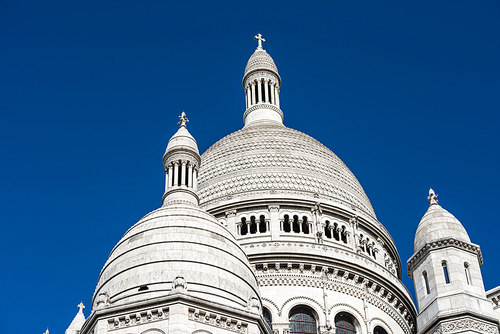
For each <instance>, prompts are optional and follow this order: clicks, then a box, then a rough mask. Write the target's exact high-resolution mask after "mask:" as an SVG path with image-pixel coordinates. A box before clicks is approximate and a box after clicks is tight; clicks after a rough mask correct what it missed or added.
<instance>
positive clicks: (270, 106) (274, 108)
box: [243, 103, 284, 120]
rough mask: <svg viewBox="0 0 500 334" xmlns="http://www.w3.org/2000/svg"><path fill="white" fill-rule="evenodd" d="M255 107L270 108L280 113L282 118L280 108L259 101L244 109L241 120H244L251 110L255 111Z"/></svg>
mask: <svg viewBox="0 0 500 334" xmlns="http://www.w3.org/2000/svg"><path fill="white" fill-rule="evenodd" d="M257 109H271V110H273V111H276V112H277V113H278V114H279V115H280V117H281V120H283V119H284V117H283V111H281V109H280V108H278V107H276V106H275V105H272V104H269V103H259V104H256V105H254V106H251V107H250V108H248V109H247V110H246V111H245V113H244V114H243V120H245V119H246V118H247V116H248V114H250V113H251V112H252V111H255V110H257Z"/></svg>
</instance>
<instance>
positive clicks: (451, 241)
mask: <svg viewBox="0 0 500 334" xmlns="http://www.w3.org/2000/svg"><path fill="white" fill-rule="evenodd" d="M446 247H455V248H458V249H461V250H464V251H466V252H469V253H473V254H476V255H477V260H478V261H479V266H482V265H483V256H482V254H481V249H480V248H479V246H478V245H474V244H471V243H468V242H464V241H461V240H457V239H455V238H442V239H438V240H434V241H431V242H427V243H426V244H425V245H423V246H422V248H420V250H419V251H418V252H417V253H416V254H414V255H413V256H412V257H411V258H410V259H409V260H408V262H407V266H408V276H409V277H410V278H411V279H413V270H414V269H415V267H416V266H417V265H418V264H419V263H420V262H421V261H422V260H423V259H424V258H425V257H426V256H427V254H429V252H431V251H434V250H438V249H442V248H446Z"/></svg>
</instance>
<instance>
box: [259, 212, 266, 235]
mask: <svg viewBox="0 0 500 334" xmlns="http://www.w3.org/2000/svg"><path fill="white" fill-rule="evenodd" d="M266 231H267V224H266V217H264V216H260V223H259V232H260V233H266Z"/></svg>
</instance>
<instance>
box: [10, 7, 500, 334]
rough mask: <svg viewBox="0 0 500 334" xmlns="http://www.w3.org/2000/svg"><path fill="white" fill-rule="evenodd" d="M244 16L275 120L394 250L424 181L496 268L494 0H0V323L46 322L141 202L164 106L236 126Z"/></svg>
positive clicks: (96, 268) (157, 194)
mask: <svg viewBox="0 0 500 334" xmlns="http://www.w3.org/2000/svg"><path fill="white" fill-rule="evenodd" d="M257 32H261V33H262V34H263V36H264V38H266V40H267V42H266V43H265V44H264V47H265V49H266V50H267V51H268V52H269V53H270V54H271V55H272V56H273V58H274V60H275V62H276V64H277V66H278V69H279V72H280V74H281V77H282V82H283V84H282V89H281V92H282V93H281V106H282V110H283V112H284V114H285V124H286V125H287V126H289V127H292V128H295V129H298V130H301V131H303V132H305V133H307V134H309V135H311V136H313V137H315V138H316V139H318V140H319V141H321V142H322V143H323V144H325V145H326V146H328V147H329V148H330V149H332V150H333V151H334V152H335V153H336V154H337V155H338V156H339V157H340V158H341V159H342V160H343V161H344V162H345V163H346V164H347V166H348V167H349V168H350V169H351V170H352V171H353V172H354V174H355V175H356V176H357V177H358V179H359V181H360V182H361V184H362V185H363V187H364V189H365V191H366V193H367V195H368V196H369V198H370V199H371V201H372V204H373V206H374V208H375V211H376V213H377V216H378V219H379V220H380V221H381V222H382V223H383V224H384V225H385V226H386V227H387V229H388V230H389V232H390V233H391V234H392V236H393V238H394V240H395V242H396V245H397V247H398V250H399V253H400V256H401V259H402V261H403V272H404V274H403V280H404V282H405V284H406V285H407V287H408V289H409V290H410V291H412V292H413V284H412V282H411V280H409V278H408V277H407V275H406V260H407V259H408V258H409V257H410V256H411V255H412V253H413V236H414V232H415V229H416V227H417V224H418V222H419V220H420V218H421V217H422V215H423V214H424V213H425V211H426V209H427V205H428V204H427V200H426V196H427V192H428V189H429V187H430V186H432V187H433V188H434V190H436V192H437V193H438V194H439V195H440V197H439V199H440V204H442V206H443V207H444V208H446V209H447V210H449V211H450V212H451V213H453V214H454V215H455V216H456V217H457V218H458V219H460V220H461V221H462V223H463V224H464V226H465V227H466V228H467V230H468V231H469V234H470V237H471V239H472V241H473V242H474V243H477V244H479V245H480V246H481V248H482V251H483V255H484V265H483V276H484V283H485V287H486V289H490V288H493V287H495V286H497V285H500V280H498V279H496V278H495V277H497V278H498V277H499V274H500V268H499V266H498V261H497V254H498V252H497V249H498V246H497V244H498V242H497V239H498V234H499V232H500V227H498V221H499V218H498V215H497V211H496V208H498V201H499V197H498V189H500V176H499V173H498V169H499V165H500V155H499V149H498V147H499V144H500V135H499V131H498V126H499V124H500V116H499V111H500V65H499V59H500V38H499V37H500V3H499V2H498V1H468V0H467V1H460V0H454V1H437V2H436V1H413V2H410V1H366V2H359V1H322V2H315V1H308V2H303V1H265V2H264V1H250V2H249V1H238V2H235V1H227V2H224V1H222V2H221V1H200V2H190V1H140V2H139V1H124V0H123V1H112V2H106V3H105V2H103V1H80V2H74V1H53V0H46V1H11V0H4V1H0V64H1V66H0V87H1V89H0V111H1V114H0V115H1V121H0V154H1V157H2V163H1V164H0V177H1V179H0V184H1V189H2V191H1V194H0V210H1V213H2V218H1V222H2V223H1V226H2V233H1V234H0V253H1V254H2V255H3V256H2V265H1V268H2V271H1V275H0V283H1V286H2V287H3V289H2V291H3V292H2V294H1V296H2V297H1V300H2V303H0V313H1V314H3V315H4V317H5V319H8V321H5V323H4V324H3V326H2V328H3V330H2V331H3V332H5V333H11V332H14V331H16V332H20V333H42V332H43V331H44V330H45V329H46V327H47V326H48V327H49V329H50V332H51V333H52V334H55V333H63V332H64V330H65V329H66V327H67V326H68V325H69V323H70V322H71V320H72V319H73V317H74V315H75V314H76V312H77V311H78V309H77V307H76V306H77V304H78V303H79V302H80V301H83V303H84V304H85V305H86V306H87V309H86V310H85V314H86V316H88V315H89V313H90V303H91V298H92V294H93V292H94V288H95V285H96V282H97V278H98V275H99V272H100V270H101V268H102V266H103V264H104V262H105V261H106V258H107V256H108V254H109V252H110V251H111V249H112V248H113V246H114V245H115V244H116V243H117V242H118V240H119V239H120V238H121V236H122V235H123V233H125V231H126V230H127V229H128V228H129V227H130V226H131V225H133V224H134V223H135V222H136V221H137V220H139V219H140V218H141V217H142V216H143V215H144V214H146V213H148V212H149V211H151V210H153V209H155V208H157V207H158V206H160V204H161V196H162V192H163V185H164V181H163V178H164V176H163V166H162V163H161V158H162V155H163V152H164V149H165V147H166V144H167V141H168V139H169V138H170V136H171V135H172V134H173V133H174V132H175V130H176V129H177V121H178V118H177V116H178V115H179V114H180V113H181V112H182V111H183V110H184V111H185V112H186V113H187V115H188V118H189V119H190V123H189V125H188V128H189V130H190V132H191V133H192V134H193V135H194V136H195V138H196V139H197V141H198V145H199V147H200V151H202V152H203V151H204V150H206V149H207V148H208V147H209V146H210V145H211V144H213V143H214V142H216V141H217V140H218V139H219V138H221V137H223V136H225V135H227V134H229V133H231V132H233V131H235V130H237V129H239V128H241V126H242V115H243V112H244V107H245V103H244V92H243V89H242V87H241V79H242V76H243V71H244V67H245V64H246V61H247V60H248V57H249V56H250V55H251V54H252V52H253V51H254V49H255V47H256V42H255V41H254V40H253V36H254V35H255V34H256V33H257Z"/></svg>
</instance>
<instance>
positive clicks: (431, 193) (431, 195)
mask: <svg viewBox="0 0 500 334" xmlns="http://www.w3.org/2000/svg"><path fill="white" fill-rule="evenodd" d="M437 198H438V195H436V193H435V192H434V190H432V188H430V189H429V196H428V197H427V199H428V200H429V206H430V205H434V204H438V199H437Z"/></svg>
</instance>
